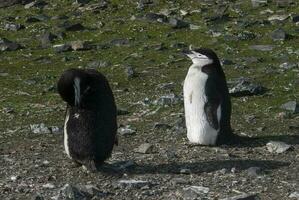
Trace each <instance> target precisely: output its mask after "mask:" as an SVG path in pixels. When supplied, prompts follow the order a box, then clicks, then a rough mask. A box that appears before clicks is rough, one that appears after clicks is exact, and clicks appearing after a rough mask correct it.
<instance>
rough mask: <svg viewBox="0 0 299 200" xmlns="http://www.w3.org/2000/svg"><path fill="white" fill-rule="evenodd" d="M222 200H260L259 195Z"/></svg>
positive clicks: (244, 195)
mask: <svg viewBox="0 0 299 200" xmlns="http://www.w3.org/2000/svg"><path fill="white" fill-rule="evenodd" d="M220 200H260V198H259V197H258V195H257V194H241V195H237V196H233V197H227V198H224V199H220Z"/></svg>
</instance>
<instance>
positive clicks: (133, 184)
mask: <svg viewBox="0 0 299 200" xmlns="http://www.w3.org/2000/svg"><path fill="white" fill-rule="evenodd" d="M149 184H150V183H149V182H148V181H142V180H135V179H131V180H120V181H118V186H120V187H121V188H126V187H128V188H142V187H144V186H148V185H149Z"/></svg>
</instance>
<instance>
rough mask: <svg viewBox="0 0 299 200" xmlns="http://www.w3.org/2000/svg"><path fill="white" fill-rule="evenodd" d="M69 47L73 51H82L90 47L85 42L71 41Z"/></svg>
mask: <svg viewBox="0 0 299 200" xmlns="http://www.w3.org/2000/svg"><path fill="white" fill-rule="evenodd" d="M70 46H71V48H72V50H74V51H83V50H89V49H91V45H90V44H89V43H88V42H86V41H80V40H78V41H72V42H70Z"/></svg>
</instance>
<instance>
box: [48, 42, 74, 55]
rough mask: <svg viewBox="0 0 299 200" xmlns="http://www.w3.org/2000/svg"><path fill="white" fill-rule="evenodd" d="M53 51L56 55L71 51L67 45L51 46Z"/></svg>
mask: <svg viewBox="0 0 299 200" xmlns="http://www.w3.org/2000/svg"><path fill="white" fill-rule="evenodd" d="M53 49H54V51H55V52H56V53H61V52H66V51H71V50H72V47H71V45H69V44H56V45H54V46H53Z"/></svg>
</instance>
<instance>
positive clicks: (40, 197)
mask: <svg viewBox="0 0 299 200" xmlns="http://www.w3.org/2000/svg"><path fill="white" fill-rule="evenodd" d="M33 200H44V197H43V196H41V195H40V194H36V195H35V196H34V197H33Z"/></svg>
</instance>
